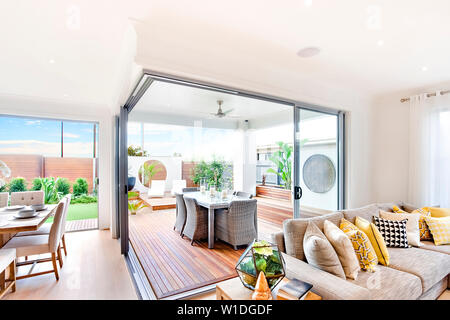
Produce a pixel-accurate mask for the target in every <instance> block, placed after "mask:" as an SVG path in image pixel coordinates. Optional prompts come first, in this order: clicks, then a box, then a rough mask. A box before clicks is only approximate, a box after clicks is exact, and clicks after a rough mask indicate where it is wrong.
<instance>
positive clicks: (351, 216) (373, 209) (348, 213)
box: [342, 204, 379, 224]
mask: <svg viewBox="0 0 450 320" xmlns="http://www.w3.org/2000/svg"><path fill="white" fill-rule="evenodd" d="M378 211H379V209H378V206H377V205H376V204H370V205H368V206H365V207H361V208H357V209H349V210H343V211H342V213H343V214H344V218H345V219H346V220H348V221H350V222H351V223H353V224H354V223H355V218H356V217H361V218H363V219H366V220H367V221H370V222H372V221H373V219H372V217H373V216H376V217H378V216H379V212H378Z"/></svg>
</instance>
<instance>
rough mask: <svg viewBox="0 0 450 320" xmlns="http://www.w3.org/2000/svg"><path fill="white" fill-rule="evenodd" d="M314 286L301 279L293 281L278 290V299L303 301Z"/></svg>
mask: <svg viewBox="0 0 450 320" xmlns="http://www.w3.org/2000/svg"><path fill="white" fill-rule="evenodd" d="M311 288H312V284H309V283H307V282H304V281H301V280H299V279H291V280H289V282H288V283H287V284H285V285H283V286H282V287H280V288H279V289H278V294H277V299H280V300H303V299H305V297H306V294H307V293H308V292H309V291H310V290H311Z"/></svg>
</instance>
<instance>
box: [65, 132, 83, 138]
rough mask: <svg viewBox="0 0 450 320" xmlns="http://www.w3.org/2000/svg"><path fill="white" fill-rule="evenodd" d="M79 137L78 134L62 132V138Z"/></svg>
mask: <svg viewBox="0 0 450 320" xmlns="http://www.w3.org/2000/svg"><path fill="white" fill-rule="evenodd" d="M79 137H80V135H78V134H74V133H70V132H64V138H74V139H75V138H79Z"/></svg>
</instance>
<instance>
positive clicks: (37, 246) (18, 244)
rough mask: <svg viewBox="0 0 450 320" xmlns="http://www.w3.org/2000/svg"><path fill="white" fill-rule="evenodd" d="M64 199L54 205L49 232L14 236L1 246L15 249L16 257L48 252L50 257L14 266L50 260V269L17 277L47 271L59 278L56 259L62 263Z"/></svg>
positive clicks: (21, 277) (19, 277)
mask: <svg viewBox="0 0 450 320" xmlns="http://www.w3.org/2000/svg"><path fill="white" fill-rule="evenodd" d="M65 201H66V200H65V199H63V200H61V201H60V202H59V203H58V206H57V207H56V209H55V210H56V212H55V216H54V220H53V223H52V226H51V228H50V233H49V234H48V235H36V236H28V237H14V238H12V239H11V240H9V241H8V243H6V245H5V246H3V248H5V249H13V248H14V249H16V256H17V258H20V257H27V256H34V255H41V254H46V253H50V254H51V258H41V259H36V260H30V261H23V262H17V263H16V266H17V267H21V266H24V265H30V264H35V263H42V262H49V261H51V262H52V264H53V269H52V270H47V271H41V272H36V273H28V274H25V275H22V276H18V277H17V279H18V280H19V279H24V278H29V277H35V276H39V275H43V274H47V273H54V274H55V278H56V280H59V272H58V265H57V262H56V259H58V260H59V264H60V266H61V265H62V257H61V246H60V241H61V236H62V235H61V231H62V230H63V229H62V221H63V216H64V206H65Z"/></svg>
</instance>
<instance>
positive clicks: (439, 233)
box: [425, 217, 450, 246]
mask: <svg viewBox="0 0 450 320" xmlns="http://www.w3.org/2000/svg"><path fill="white" fill-rule="evenodd" d="M425 220H426V221H427V224H428V227H429V228H430V231H431V233H432V234H433V239H434V244H435V245H437V246H439V245H441V244H448V243H450V217H445V218H433V217H425Z"/></svg>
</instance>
